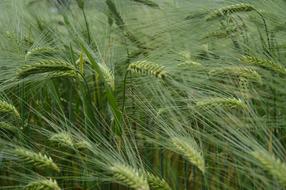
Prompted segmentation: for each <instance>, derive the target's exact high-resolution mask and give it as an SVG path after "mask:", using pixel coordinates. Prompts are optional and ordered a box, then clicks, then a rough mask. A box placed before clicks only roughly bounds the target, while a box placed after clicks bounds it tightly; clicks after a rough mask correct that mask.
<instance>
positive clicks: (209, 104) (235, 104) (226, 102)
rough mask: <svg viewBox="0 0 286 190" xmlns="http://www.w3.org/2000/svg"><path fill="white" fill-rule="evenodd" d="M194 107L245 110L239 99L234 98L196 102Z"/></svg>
mask: <svg viewBox="0 0 286 190" xmlns="http://www.w3.org/2000/svg"><path fill="white" fill-rule="evenodd" d="M196 107H197V108H199V109H204V110H207V109H213V108H225V109H241V110H246V109H247V106H246V104H245V103H243V102H242V101H241V100H240V99H236V98H208V99H205V100H201V101H198V102H197V103H196Z"/></svg>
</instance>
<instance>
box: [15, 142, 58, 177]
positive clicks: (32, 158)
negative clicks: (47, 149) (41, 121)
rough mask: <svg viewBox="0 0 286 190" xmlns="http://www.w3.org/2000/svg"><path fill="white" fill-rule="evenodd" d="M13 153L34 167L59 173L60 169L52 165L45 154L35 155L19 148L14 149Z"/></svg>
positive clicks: (51, 160) (52, 162)
mask: <svg viewBox="0 0 286 190" xmlns="http://www.w3.org/2000/svg"><path fill="white" fill-rule="evenodd" d="M13 153H15V155H17V156H18V157H19V158H21V159H23V160H24V161H25V162H27V163H30V164H32V165H33V166H34V167H37V168H39V169H51V170H53V171H56V172H60V168H59V167H58V166H57V164H56V163H54V161H53V159H52V158H51V157H49V156H47V155H45V154H42V153H36V152H33V151H31V150H27V149H25V148H21V147H18V148H15V149H14V151H13Z"/></svg>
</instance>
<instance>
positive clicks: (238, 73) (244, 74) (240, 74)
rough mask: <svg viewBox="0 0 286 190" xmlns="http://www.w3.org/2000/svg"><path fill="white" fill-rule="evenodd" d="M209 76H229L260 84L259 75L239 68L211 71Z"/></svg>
mask: <svg viewBox="0 0 286 190" xmlns="http://www.w3.org/2000/svg"><path fill="white" fill-rule="evenodd" d="M209 75H211V76H225V75H229V76H233V77H237V78H245V79H250V80H252V81H255V82H258V83H261V82H262V79H261V76H260V74H258V73H257V72H256V71H255V70H253V69H251V68H246V67H239V66H230V67H223V68H216V69H212V70H211V71H210V72H209Z"/></svg>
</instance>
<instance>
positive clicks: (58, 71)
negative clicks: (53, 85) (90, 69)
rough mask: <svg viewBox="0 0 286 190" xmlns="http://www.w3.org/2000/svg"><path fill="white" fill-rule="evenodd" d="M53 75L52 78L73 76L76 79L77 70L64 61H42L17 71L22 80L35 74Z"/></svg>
mask: <svg viewBox="0 0 286 190" xmlns="http://www.w3.org/2000/svg"><path fill="white" fill-rule="evenodd" d="M43 73H44V74H51V77H61V76H71V77H76V76H77V72H76V70H75V68H74V67H73V66H72V65H71V64H69V63H68V62H66V61H64V60H56V59H54V60H53V59H51V60H42V61H40V62H38V63H33V64H26V65H24V66H22V67H21V68H20V69H19V70H18V71H17V77H18V78H20V79H23V78H26V77H29V76H31V75H35V74H43Z"/></svg>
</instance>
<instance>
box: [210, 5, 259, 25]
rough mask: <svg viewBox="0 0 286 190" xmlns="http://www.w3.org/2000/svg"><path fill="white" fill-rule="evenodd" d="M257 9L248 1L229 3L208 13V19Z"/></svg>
mask: <svg viewBox="0 0 286 190" xmlns="http://www.w3.org/2000/svg"><path fill="white" fill-rule="evenodd" d="M253 10H255V9H254V7H253V6H252V5H250V4H247V3H239V4H235V5H229V6H226V7H222V8H219V9H216V10H214V11H212V12H211V13H210V14H208V15H207V17H206V20H207V21H209V20H213V19H216V18H219V17H222V16H226V15H230V14H232V13H238V12H249V11H253Z"/></svg>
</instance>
